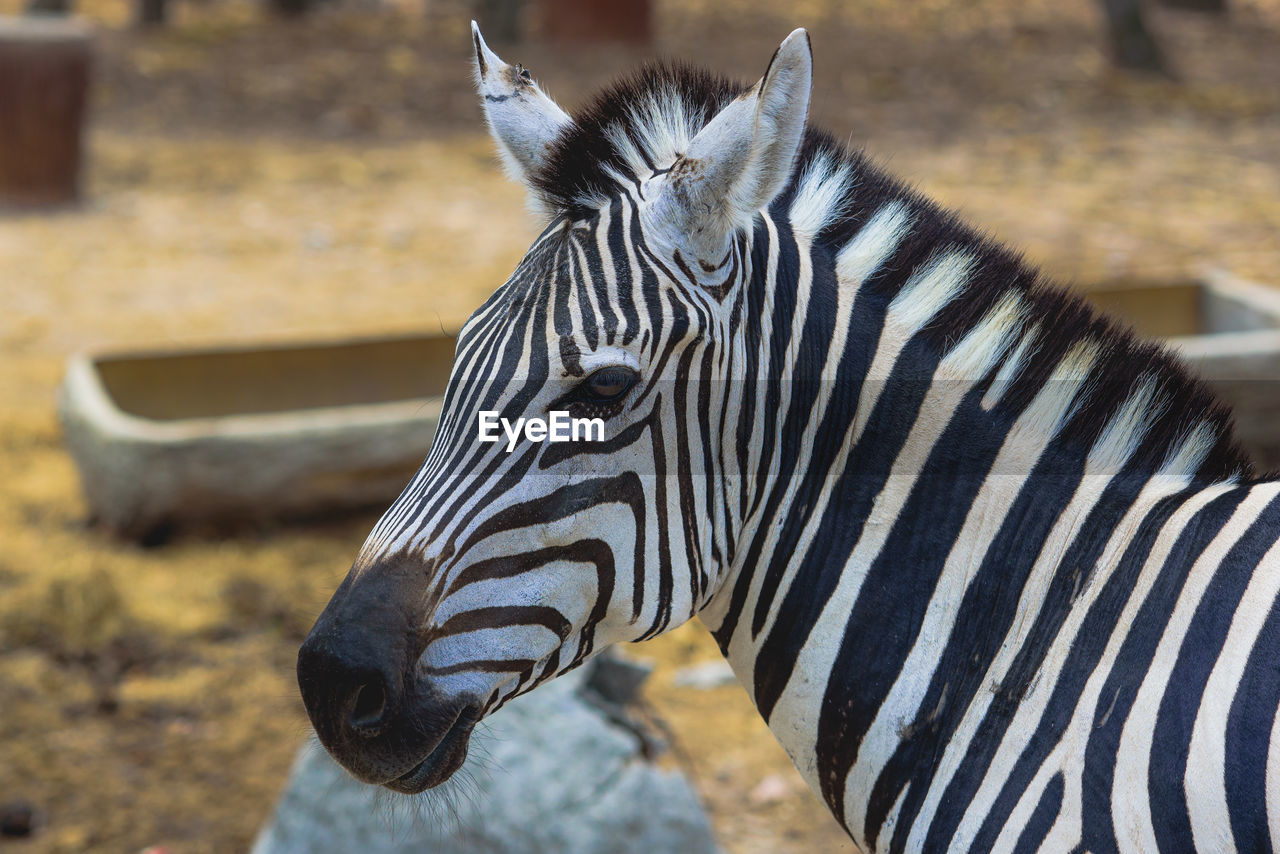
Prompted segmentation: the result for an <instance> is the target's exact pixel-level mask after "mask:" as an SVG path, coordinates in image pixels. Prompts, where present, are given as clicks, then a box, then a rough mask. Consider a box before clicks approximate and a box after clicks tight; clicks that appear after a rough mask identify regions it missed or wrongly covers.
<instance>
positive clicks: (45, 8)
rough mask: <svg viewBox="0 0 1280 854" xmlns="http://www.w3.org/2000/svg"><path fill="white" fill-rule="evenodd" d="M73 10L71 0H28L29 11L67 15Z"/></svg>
mask: <svg viewBox="0 0 1280 854" xmlns="http://www.w3.org/2000/svg"><path fill="white" fill-rule="evenodd" d="M70 11H71V0H27V13H28V14H36V15H65V14H67V13H68V12H70Z"/></svg>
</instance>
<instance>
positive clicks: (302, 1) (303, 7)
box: [269, 0, 314, 18]
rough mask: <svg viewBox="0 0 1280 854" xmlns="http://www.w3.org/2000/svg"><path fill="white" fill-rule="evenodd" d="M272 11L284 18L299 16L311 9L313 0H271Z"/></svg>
mask: <svg viewBox="0 0 1280 854" xmlns="http://www.w3.org/2000/svg"><path fill="white" fill-rule="evenodd" d="M269 5H270V7H271V11H272V12H275V13H276V14H277V15H279V16H281V17H283V18H299V17H301V16H303V15H305V14H306V13H307V12H309V11H311V7H312V6H313V5H314V4H313V3H312V0H269Z"/></svg>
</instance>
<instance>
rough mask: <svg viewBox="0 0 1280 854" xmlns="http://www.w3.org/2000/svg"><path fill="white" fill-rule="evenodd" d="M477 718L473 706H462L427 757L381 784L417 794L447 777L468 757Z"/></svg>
mask: <svg viewBox="0 0 1280 854" xmlns="http://www.w3.org/2000/svg"><path fill="white" fill-rule="evenodd" d="M476 717H477V710H476V709H474V708H464V709H463V710H462V712H461V713H460V714H459V715H458V717H457V718H456V719H455V720H454V722H453V723H452V724H451V725H450V726H449V729H448V731H447V732H445V734H444V736H443V737H442V738H441V739H440V741H438V742H436V746H435V747H434V748H433V749H432V750H431V753H429V754H427V758H425V759H423V760H422V761H421V762H419V763H418V764H417V765H415V766H413V768H411V769H410V770H409V771H407V772H406V773H404V774H402V775H400V776H399V777H397V778H395V779H394V780H389V781H388V782H386V783H383V784H382V785H384V786H386V787H387V788H388V789H390V790H391V791H393V792H399V793H400V794H402V795H416V794H418V793H419V792H425V791H426V790H427V789H430V788H433V787H435V786H439V785H440V784H441V783H443V782H444V781H445V780H448V779H449V778H450V777H452V776H453V774H454V772H455V771H457V770H458V769H459V768H461V767H462V763H463V762H465V761H466V759H467V745H468V744H469V743H470V741H471V730H472V729H473V728H474V727H475V725H476Z"/></svg>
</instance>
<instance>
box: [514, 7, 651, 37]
mask: <svg viewBox="0 0 1280 854" xmlns="http://www.w3.org/2000/svg"><path fill="white" fill-rule="evenodd" d="M539 5H540V6H541V7H542V8H541V13H542V32H543V34H544V35H545V36H546V37H547V39H548V40H550V41H553V42H559V43H561V44H596V43H599V42H630V43H632V44H648V43H649V42H650V41H652V40H653V4H652V2H651V0H611V1H610V2H608V3H601V2H598V0H542V2H541V3H540V4H539Z"/></svg>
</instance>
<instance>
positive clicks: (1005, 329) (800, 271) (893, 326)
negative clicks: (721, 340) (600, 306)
mask: <svg viewBox="0 0 1280 854" xmlns="http://www.w3.org/2000/svg"><path fill="white" fill-rule="evenodd" d="M777 227H778V230H779V236H778V237H777V239H776V242H775V243H774V247H775V248H774V250H773V251H775V252H777V253H778V261H777V264H776V267H777V270H778V274H777V275H778V282H777V283H775V288H786V287H787V286H788V285H791V286H792V287H793V288H794V290H793V291H791V293H794V294H795V296H794V299H781V300H778V302H777V305H776V306H775V311H774V312H773V314H772V315H766V316H771V317H773V323H772V326H771V327H770V328H769V329H767V330H764V331H763V334H762V341H763V343H762V346H761V348H760V352H761V354H762V355H761V356H760V367H761V370H760V374H761V375H762V376H763V377H765V378H766V382H765V383H763V384H762V385H763V386H764V387H765V390H763V391H762V394H766V395H767V394H769V393H772V394H775V395H776V398H773V399H768V400H766V401H765V402H764V403H763V404H762V405H760V406H759V407H758V408H757V410H756V413H757V414H756V415H755V416H754V418H755V420H754V421H753V422H752V423H750V424H747V425H743V427H744V428H745V429H743V430H741V431H740V435H746V436H752V437H753V439H754V438H756V437H763V441H762V442H761V444H762V445H764V450H762V451H761V457H760V460H759V461H758V462H759V468H758V469H757V470H758V471H765V472H769V475H770V476H769V477H764V478H760V479H759V481H758V484H759V487H758V490H757V491H756V492H755V493H754V494H753V495H752V497H751V500H750V501H749V502H748V503H747V506H746V508H745V513H744V522H743V525H742V528H741V531H742V535H741V537H739V539H738V541H737V544H736V548H735V549H734V558H733V562H732V566H731V568H730V572H729V573H728V576H727V577H726V579H725V580H724V582H723V583H722V585H721V586H720V587H719V589H718V590H717V591H716V593H715V595H714V596H713V598H712V599H711V601H710V602H709V603H708V605H707V607H706V608H704V610H703V612H702V617H703V619H704V622H706V623H707V625H708V626H709V628H711V629H712V631H713V634H714V636H715V638H716V640H717V642H718V643H719V645H720V647H721V649H722V651H723V652H724V653H725V655H726V657H727V658H728V660H729V662H730V663H731V665H732V666H733V667H734V670H735V672H736V673H737V674H738V677H739V679H740V680H741V681H742V682H743V684H744V685H745V687H746V688H747V690H748V692H749V693H750V694H751V696H752V698H753V700H754V701H755V703H756V705H757V708H758V709H759V710H760V713H761V714H762V716H763V717H764V718H765V720H766V721H767V722H768V723H769V725H770V727H771V729H773V731H774V733H775V735H776V736H777V737H778V739H779V741H780V742H781V743H782V744H783V746H784V747H785V748H786V749H787V751H788V753H789V754H790V755H791V757H792V759H793V761H794V762H795V763H796V766H797V767H798V768H799V769H800V771H801V773H802V774H803V775H804V776H805V777H806V779H807V780H808V781H809V783H810V785H811V786H812V787H813V788H814V789H815V791H817V792H818V793H820V794H821V795H822V796H823V797H824V799H825V800H826V801H827V803H828V805H829V806H830V807H831V809H832V811H833V813H834V814H835V815H836V817H837V818H838V819H840V820H841V821H842V822H843V823H844V824H845V826H846V827H847V828H848V829H849V830H850V831H851V833H852V834H853V835H854V838H855V839H858V840H860V841H863V842H867V841H868V840H871V845H872V847H874V844H873V843H874V838H875V836H876V835H877V834H878V833H880V832H883V831H884V829H885V828H887V827H889V826H891V825H892V824H893V823H894V822H895V821H896V816H897V810H898V808H899V807H900V806H901V803H902V798H904V797H905V794H904V792H905V789H904V788H901V787H895V785H893V784H892V781H900V780H902V779H905V778H906V777H907V776H909V775H908V774H907V773H906V771H905V770H904V769H910V768H913V767H915V766H917V765H927V764H928V763H929V762H930V761H931V760H932V759H933V758H935V757H936V756H938V755H940V753H941V751H942V749H943V748H944V747H945V744H946V737H947V735H948V733H947V732H946V730H947V727H948V726H954V725H955V721H956V717H957V715H958V714H959V713H960V712H962V711H963V710H964V709H965V708H966V707H968V706H969V704H970V703H971V702H972V701H973V699H974V698H975V697H977V696H979V695H980V693H981V692H982V691H984V690H989V689H990V688H991V686H990V685H987V684H985V683H984V681H983V678H982V677H983V674H984V673H985V672H986V670H987V665H989V664H990V663H991V662H992V661H993V660H994V659H995V658H996V656H997V655H998V654H999V645H1000V640H1001V639H1002V638H1005V637H1006V635H1007V633H1008V632H1009V630H1010V627H1011V626H1013V625H1014V624H1015V623H1016V621H1017V619H1018V615H1019V613H1022V612H1023V609H1025V608H1026V603H1025V602H1023V591H1024V590H1027V589H1032V588H1034V589H1037V590H1040V591H1045V590H1052V591H1055V595H1057V596H1058V597H1059V600H1060V601H1058V603H1057V605H1056V607H1057V608H1058V612H1060V613H1065V612H1066V610H1069V608H1070V604H1071V602H1073V601H1074V597H1076V596H1077V595H1079V591H1080V590H1081V589H1082V587H1084V586H1086V585H1087V584H1088V583H1089V581H1090V577H1089V575H1088V570H1087V569H1082V567H1084V568H1088V567H1092V566H1094V565H1095V564H1096V563H1097V561H1098V560H1099V555H1100V552H1101V550H1102V548H1103V547H1104V546H1105V544H1106V543H1107V541H1108V538H1109V535H1110V532H1111V531H1113V530H1114V529H1115V527H1116V525H1117V520H1120V519H1122V518H1124V517H1125V511H1126V510H1131V509H1132V508H1134V507H1135V506H1137V507H1139V508H1150V507H1151V506H1152V505H1153V504H1154V503H1155V502H1156V501H1158V500H1159V498H1160V497H1162V496H1163V495H1165V494H1168V493H1170V492H1174V491H1177V490H1179V489H1181V488H1183V487H1184V486H1185V485H1186V484H1187V482H1188V480H1189V478H1187V477H1185V476H1181V475H1178V476H1170V477H1168V478H1165V479H1164V480H1162V481H1161V483H1162V484H1163V485H1162V486H1160V488H1159V490H1158V494H1157V493H1151V492H1150V487H1149V484H1150V483H1151V481H1152V476H1153V474H1154V473H1155V472H1153V470H1152V467H1151V466H1150V465H1149V461H1146V460H1137V459H1136V458H1135V453H1136V449H1137V445H1138V443H1140V441H1141V439H1142V435H1143V434H1142V431H1141V430H1134V429H1130V427H1131V426H1132V424H1133V423H1134V422H1135V420H1136V421H1138V422H1140V421H1141V415H1142V412H1143V410H1144V408H1147V407H1149V406H1150V403H1151V401H1150V397H1149V394H1147V393H1145V392H1143V391H1142V389H1141V388H1140V389H1139V390H1138V391H1137V392H1136V393H1134V394H1133V395H1131V396H1130V397H1129V398H1128V399H1122V400H1121V401H1119V402H1118V403H1116V404H1114V405H1113V406H1112V407H1111V409H1110V410H1109V412H1110V419H1109V424H1108V428H1107V429H1104V430H1102V431H1101V432H1100V433H1095V434H1094V435H1093V437H1092V439H1091V440H1089V441H1083V440H1082V439H1081V437H1080V436H1079V435H1078V433H1077V432H1076V431H1074V430H1072V429H1070V422H1071V418H1072V413H1073V402H1074V401H1076V399H1077V396H1078V394H1079V393H1080V392H1081V390H1082V389H1084V388H1086V387H1087V386H1088V384H1089V381H1090V370H1089V369H1090V367H1091V365H1092V360H1093V358H1094V356H1095V354H1096V350H1095V349H1094V348H1093V346H1092V345H1090V344H1089V343H1088V342H1084V343H1082V344H1081V345H1080V346H1079V347H1076V348H1072V349H1068V350H1067V351H1066V352H1065V353H1063V354H1062V356H1061V358H1060V359H1059V360H1058V361H1057V362H1056V363H1055V364H1054V365H1051V366H1047V367H1044V368H1043V370H1042V372H1041V373H1040V374H1039V385H1040V386H1041V388H1040V391H1039V393H1036V394H1023V395H1018V396H1016V397H1011V396H1010V395H1009V394H1008V389H1009V378H1010V375H1012V373H1013V372H1015V371H1016V370H1017V369H1018V368H1019V365H1020V363H1021V361H1022V360H1023V358H1024V356H1025V350H1024V349H1023V348H1021V347H1020V346H1019V337H1018V335H1017V334H1015V326H1017V325H1019V324H1020V323H1022V322H1023V321H1024V318H1020V317H1019V315H1018V312H1017V311H1016V310H1015V307H1014V306H1013V304H1012V303H1004V302H1001V301H996V302H995V304H994V305H993V306H992V308H991V309H990V310H989V311H988V312H987V313H986V314H985V315H983V316H981V318H980V319H979V320H978V321H977V322H975V323H974V324H972V325H971V327H970V328H969V329H968V331H967V332H966V334H965V335H964V336H963V337H962V338H961V339H960V340H958V341H956V342H955V343H954V345H953V346H951V347H950V348H949V349H947V350H946V351H945V352H943V351H942V350H941V349H940V348H939V347H937V346H936V344H935V343H934V342H933V341H932V340H931V339H930V338H929V337H928V336H926V335H923V334H921V330H923V329H924V328H925V327H926V326H927V324H928V323H929V321H930V318H932V317H933V316H934V315H935V313H936V312H937V311H938V310H939V309H940V308H941V306H943V305H945V304H947V302H949V301H950V300H953V299H955V298H956V296H957V294H958V292H959V289H960V288H961V287H962V285H963V282H964V280H965V278H966V276H968V275H971V274H972V270H971V267H970V264H971V262H970V259H969V258H968V257H967V256H965V255H964V254H963V253H962V252H951V253H942V254H939V255H938V256H936V257H935V259H934V260H933V261H932V262H931V263H930V264H928V265H927V266H925V267H923V268H922V269H921V270H919V271H918V272H917V273H916V274H915V275H914V276H913V277H912V278H911V280H909V281H908V282H907V283H906V284H905V285H904V286H903V288H902V289H901V290H899V291H898V293H897V294H896V295H895V296H893V297H885V296H883V295H881V294H879V293H876V292H873V291H871V290H870V289H867V288H863V287H861V284H862V282H863V281H864V280H865V278H866V276H867V275H870V271H869V270H868V269H865V267H871V268H872V269H874V265H875V264H876V263H877V261H876V259H878V258H883V257H884V255H885V254H887V252H888V251H889V250H886V249H884V244H885V243H886V242H891V241H889V239H888V237H887V236H886V232H887V231H892V223H888V224H887V225H886V224H884V223H882V224H881V226H876V224H875V222H874V221H873V222H872V224H870V225H868V227H867V229H864V235H865V236H864V238H863V243H862V245H861V248H860V249H858V250H857V251H856V252H854V253H850V252H849V251H845V252H842V253H833V252H831V251H829V250H828V249H826V248H824V247H814V246H812V245H809V244H807V243H806V241H805V239H804V238H803V236H798V237H797V238H796V239H794V240H789V239H788V235H787V234H786V233H785V231H786V227H785V225H779V226H777ZM877 230H878V233H877ZM789 252H790V253H791V254H790V256H788V253H789ZM851 258H856V259H860V260H859V263H860V264H863V265H864V268H863V269H861V270H860V269H859V268H858V267H857V265H855V263H854V262H853V261H852V260H850V259H851ZM788 277H790V281H788ZM769 337H772V339H773V340H768V338H769ZM1033 373H1034V372H1033ZM784 378H790V379H784ZM770 389H772V390H773V391H770ZM1199 454H1200V450H1199V449H1198V447H1197V444H1196V441H1195V438H1194V437H1191V438H1189V439H1188V440H1187V441H1186V442H1184V447H1183V449H1182V451H1181V452H1179V451H1177V450H1176V449H1175V451H1174V452H1173V453H1171V454H1170V455H1169V456H1168V459H1167V462H1166V468H1167V469H1168V470H1169V471H1171V472H1179V473H1180V472H1184V471H1187V470H1188V469H1189V470H1192V471H1194V469H1195V463H1196V461H1197V460H1198V459H1199ZM1139 499H1141V500H1139ZM1144 512H1145V511H1144ZM1138 518H1140V517H1138ZM1033 673H1034V670H1032V671H1031V672H1027V673H1018V674H1016V675H1015V676H1014V677H1012V678H1010V679H1008V680H1006V681H1004V682H1003V683H1002V687H1001V688H1000V691H1003V692H1004V693H1003V694H1001V693H999V692H997V694H996V700H997V701H1000V700H1002V699H1003V702H1005V703H1006V705H1008V706H1009V707H1010V708H1013V707H1016V705H1017V702H1018V697H1019V696H1020V692H1022V691H1025V690H1026V689H1027V683H1028V682H1029V680H1030V679H1031V677H1032V675H1033ZM886 769H889V771H886ZM894 769H897V770H896V771H894ZM898 772H901V773H898ZM886 780H887V781H891V783H885V782H884V781H886ZM912 796H913V797H917V796H923V795H922V793H919V792H917V793H913V795H912ZM916 806H917V807H918V804H917V805H916Z"/></svg>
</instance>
